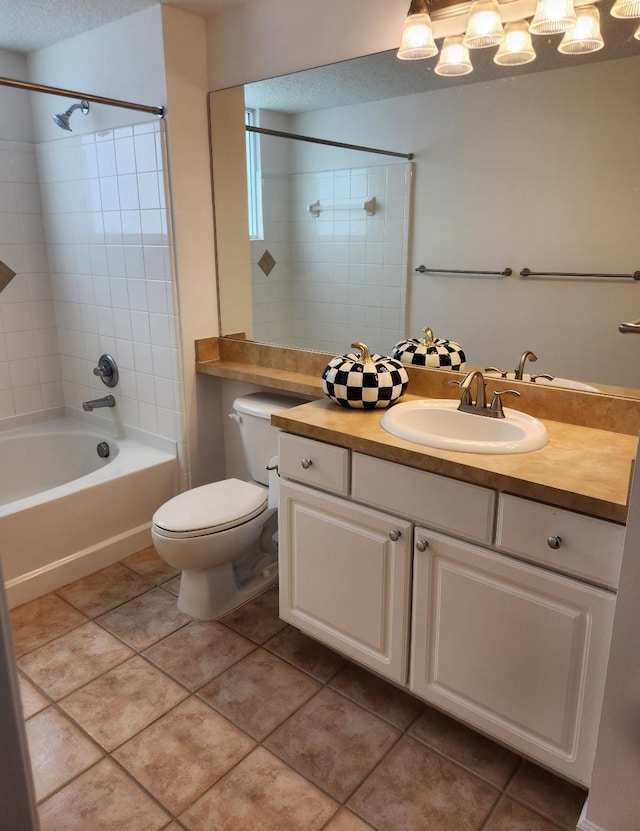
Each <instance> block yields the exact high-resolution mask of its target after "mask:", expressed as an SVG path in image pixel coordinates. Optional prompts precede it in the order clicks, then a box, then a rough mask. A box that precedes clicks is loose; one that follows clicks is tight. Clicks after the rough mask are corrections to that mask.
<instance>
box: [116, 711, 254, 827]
mask: <svg viewBox="0 0 640 831" xmlns="http://www.w3.org/2000/svg"><path fill="white" fill-rule="evenodd" d="M254 747H255V742H254V741H253V740H252V739H250V738H249V736H247V735H246V734H245V733H243V732H242V731H241V730H238V728H237V727H235V726H234V725H233V724H231V722H229V721H227V719H225V718H223V717H222V716H221V715H219V714H218V713H216V712H214V711H213V710H212V709H211V707H208V706H207V705H206V704H204V703H203V702H202V701H200V700H199V699H197V698H189V699H187V700H186V701H184V702H182V704H179V705H178V706H177V707H175V708H174V709H173V710H171V712H169V713H167V715H165V716H163V717H162V718H161V719H159V720H158V721H156V722H154V723H153V724H152V725H150V726H149V727H147V728H146V729H145V730H143V731H142V732H141V733H138V735H137V736H134V737H133V738H132V739H130V740H129V741H128V742H127V743H126V744H124V745H122V747H120V748H119V749H118V750H116V751H115V752H114V754H113V756H114V758H115V759H116V760H117V761H119V762H120V763H121V764H122V765H124V767H125V768H126V769H127V770H128V771H129V773H131V775H132V776H134V777H135V779H136V780H137V781H138V782H140V784H141V785H143V786H144V787H145V788H147V790H149V791H150V792H151V793H152V794H153V795H154V796H155V797H156V799H157V800H158V801H159V802H161V803H162V804H163V805H164V807H165V808H167V809H168V810H169V811H170V812H171V813H172V814H173V815H174V816H176V815H177V814H179V813H180V812H181V811H184V809H185V808H186V807H187V806H188V805H190V804H191V803H192V802H193V801H194V800H195V799H196V798H197V797H198V796H200V795H201V794H203V793H204V792H205V791H206V790H207V788H209V787H210V786H211V785H213V783H214V782H217V780H218V779H220V777H221V776H223V775H224V774H225V773H226V772H227V771H228V770H230V769H231V768H232V767H233V766H234V765H235V764H237V763H238V762H239V761H240V759H242V758H243V757H244V756H246V755H247V753H249V752H250V751H251V750H252V749H253V748H254Z"/></svg>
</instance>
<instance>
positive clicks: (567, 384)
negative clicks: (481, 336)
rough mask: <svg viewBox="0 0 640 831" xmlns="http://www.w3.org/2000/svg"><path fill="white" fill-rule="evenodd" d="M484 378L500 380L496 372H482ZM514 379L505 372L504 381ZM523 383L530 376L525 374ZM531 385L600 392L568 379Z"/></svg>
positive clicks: (510, 373) (510, 374) (513, 376)
mask: <svg viewBox="0 0 640 831" xmlns="http://www.w3.org/2000/svg"><path fill="white" fill-rule="evenodd" d="M483 374H484V377H485V378H502V376H501V375H500V374H499V373H497V372H484V373H483ZM515 377H516V374H515V372H507V377H506V379H505V380H506V381H514V380H515ZM522 380H523V381H531V375H529V373H527V372H525V374H524V375H523V376H522ZM532 383H534V384H539V386H541V387H563V388H564V389H567V390H581V391H582V392H600V390H599V389H598V388H597V387H592V386H591V384H584V383H583V382H582V381H572V380H571V379H570V378H552V379H551V380H550V379H549V378H539V377H538V378H536V380H535V381H533V382H532Z"/></svg>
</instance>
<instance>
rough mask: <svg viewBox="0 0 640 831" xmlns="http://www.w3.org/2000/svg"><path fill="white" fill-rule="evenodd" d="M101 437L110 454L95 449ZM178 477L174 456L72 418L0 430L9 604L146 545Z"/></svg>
mask: <svg viewBox="0 0 640 831" xmlns="http://www.w3.org/2000/svg"><path fill="white" fill-rule="evenodd" d="M102 442H106V443H107V444H108V450H109V455H108V456H107V457H106V458H101V456H100V455H98V451H97V446H98V445H99V444H101V443H102ZM103 452H104V451H103ZM176 482H177V460H176V455H175V453H170V452H167V451H166V450H160V449H156V448H155V447H152V446H149V445H147V444H143V443H142V442H140V441H135V440H133V439H131V438H114V437H113V436H111V435H109V434H108V433H106V432H101V429H100V428H99V429H94V428H92V429H88V428H86V427H85V426H84V425H83V424H81V423H80V422H77V421H74V420H73V419H65V418H59V419H55V420H51V421H46V422H42V423H39V424H31V425H28V426H25V427H20V428H18V429H11V430H5V431H0V562H1V564H2V573H3V577H4V581H5V588H6V591H7V598H8V602H9V606H10V607H13V606H17V605H19V604H20V603H25V602H26V601H28V600H33V599H34V598H36V597H40V596H41V595H43V594H46V593H47V592H50V591H53V590H54V589H57V588H60V586H63V585H64V584H65V583H69V582H71V581H72V580H77V579H79V578H80V577H84V576H86V575H87V574H90V573H91V572H93V571H97V570H98V569H100V568H103V567H104V566H106V565H110V564H111V563H114V562H116V561H117V560H120V559H122V558H123V557H126V556H128V555H129V554H133V553H134V552H135V551H139V550H140V549H142V548H145V547H146V546H148V545H150V544H151V531H150V527H151V517H152V516H153V513H154V511H155V510H156V508H158V507H159V506H160V505H161V504H162V503H163V502H165V501H166V500H167V499H170V498H171V497H172V496H173V495H174V494H175V493H176Z"/></svg>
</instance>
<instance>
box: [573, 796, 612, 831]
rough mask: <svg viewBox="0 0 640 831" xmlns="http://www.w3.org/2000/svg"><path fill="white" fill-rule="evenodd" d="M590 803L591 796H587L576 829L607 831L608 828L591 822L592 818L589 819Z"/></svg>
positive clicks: (577, 830)
mask: <svg viewBox="0 0 640 831" xmlns="http://www.w3.org/2000/svg"><path fill="white" fill-rule="evenodd" d="M588 805H589V798H588V797H587V799H586V801H585V803H584V805H583V806H582V812H581V814H580V819H579V820H578V824H577V825H576V831H607V830H606V828H601V827H600V826H599V825H596V824H595V823H593V822H591V820H589V819H587V806H588Z"/></svg>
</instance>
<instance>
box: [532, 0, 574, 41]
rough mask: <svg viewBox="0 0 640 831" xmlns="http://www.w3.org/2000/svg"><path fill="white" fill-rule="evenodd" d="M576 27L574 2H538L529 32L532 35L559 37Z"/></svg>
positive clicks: (545, 0) (549, 0)
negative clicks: (558, 35)
mask: <svg viewBox="0 0 640 831" xmlns="http://www.w3.org/2000/svg"><path fill="white" fill-rule="evenodd" d="M575 25H576V11H575V9H574V7H573V0H538V5H537V7H536V13H535V14H534V16H533V20H532V21H531V25H530V26H529V31H530V32H531V34H532V35H557V34H560V33H561V32H568V31H569V29H573V27H574V26H575Z"/></svg>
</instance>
